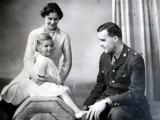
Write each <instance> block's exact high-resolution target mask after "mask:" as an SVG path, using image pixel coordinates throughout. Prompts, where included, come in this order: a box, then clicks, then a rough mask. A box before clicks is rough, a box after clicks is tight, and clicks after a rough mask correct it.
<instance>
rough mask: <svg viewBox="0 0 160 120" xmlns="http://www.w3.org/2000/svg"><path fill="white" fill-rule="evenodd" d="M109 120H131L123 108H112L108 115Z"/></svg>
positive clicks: (130, 116)
mask: <svg viewBox="0 0 160 120" xmlns="http://www.w3.org/2000/svg"><path fill="white" fill-rule="evenodd" d="M108 117H109V120H131V119H132V115H131V114H130V113H128V112H127V109H126V108H124V107H121V106H119V107H113V108H112V109H111V111H110V113H109V116H108Z"/></svg>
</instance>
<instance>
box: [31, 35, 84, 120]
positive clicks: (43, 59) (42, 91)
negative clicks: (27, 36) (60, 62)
mask: <svg viewBox="0 0 160 120" xmlns="http://www.w3.org/2000/svg"><path fill="white" fill-rule="evenodd" d="M37 52H38V56H37V57H36V62H35V64H34V67H33V69H34V72H36V73H37V74H38V75H39V76H40V77H42V78H45V77H46V76H47V78H49V81H44V82H43V83H42V84H37V83H36V82H35V81H34V80H31V81H32V84H30V85H29V95H30V96H58V97H60V98H62V99H63V101H64V102H65V103H66V104H67V105H68V106H69V107H70V108H71V109H72V110H73V111H74V112H75V117H76V118H81V117H82V115H83V114H85V113H86V111H81V110H80V109H79V108H78V107H77V105H76V104H75V102H74V101H73V100H72V98H71V95H70V92H69V91H70V90H69V88H68V87H67V86H62V85H60V76H59V72H58V69H57V67H56V66H55V64H54V62H53V60H52V59H51V58H50V55H51V54H52V52H54V51H53V40H52V38H51V37H50V35H49V34H47V33H42V34H40V35H39V36H38V39H37Z"/></svg>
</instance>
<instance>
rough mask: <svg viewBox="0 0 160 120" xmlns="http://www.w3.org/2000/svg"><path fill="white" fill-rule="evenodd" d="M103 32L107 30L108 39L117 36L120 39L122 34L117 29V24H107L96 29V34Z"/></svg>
mask: <svg viewBox="0 0 160 120" xmlns="http://www.w3.org/2000/svg"><path fill="white" fill-rule="evenodd" d="M103 30H107V32H108V35H109V36H110V37H113V36H117V37H119V38H122V32H121V29H120V28H119V27H118V25H117V24H115V23H112V22H107V23H105V24H103V25H101V26H100V27H99V28H98V29H97V32H101V31H103Z"/></svg>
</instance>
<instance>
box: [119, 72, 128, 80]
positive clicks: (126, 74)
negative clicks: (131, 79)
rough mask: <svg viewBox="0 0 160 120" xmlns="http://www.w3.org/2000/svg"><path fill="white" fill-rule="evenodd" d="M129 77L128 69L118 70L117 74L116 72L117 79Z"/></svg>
mask: <svg viewBox="0 0 160 120" xmlns="http://www.w3.org/2000/svg"><path fill="white" fill-rule="evenodd" d="M127 77H128V73H127V71H118V72H117V74H116V79H119V78H120V79H122V78H123V79H125V78H127Z"/></svg>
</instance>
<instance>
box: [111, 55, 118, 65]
mask: <svg viewBox="0 0 160 120" xmlns="http://www.w3.org/2000/svg"><path fill="white" fill-rule="evenodd" d="M116 61H117V58H116V56H115V55H113V56H112V59H111V65H112V66H114V65H115V63H116Z"/></svg>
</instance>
